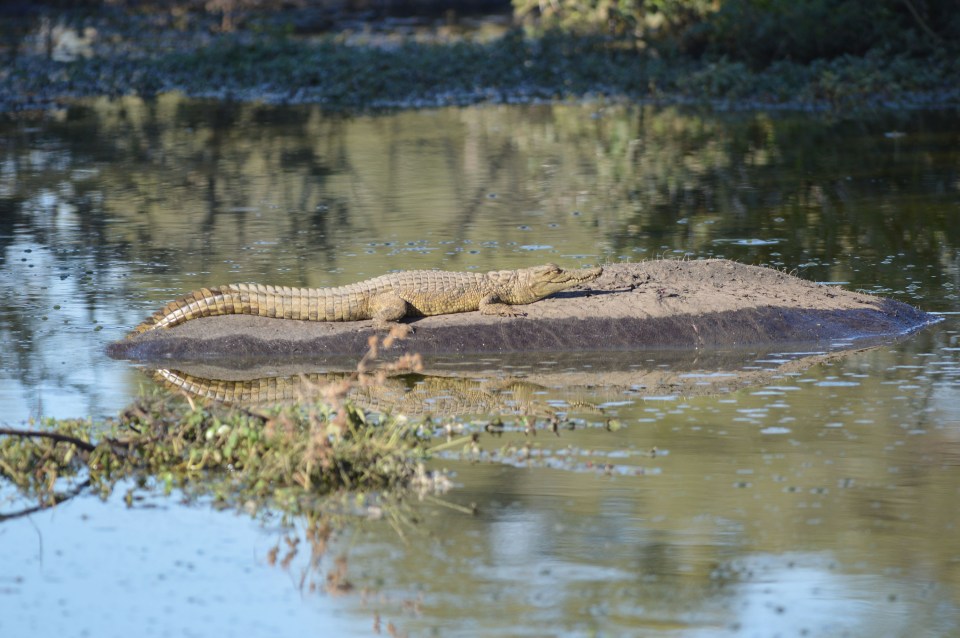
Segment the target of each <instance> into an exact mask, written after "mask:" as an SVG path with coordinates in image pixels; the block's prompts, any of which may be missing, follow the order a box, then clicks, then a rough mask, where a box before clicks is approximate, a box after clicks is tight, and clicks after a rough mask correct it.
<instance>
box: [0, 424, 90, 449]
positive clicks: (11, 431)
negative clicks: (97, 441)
mask: <svg viewBox="0 0 960 638" xmlns="http://www.w3.org/2000/svg"><path fill="white" fill-rule="evenodd" d="M0 435H7V436H22V437H28V438H45V439H51V440H53V441H57V442H59V443H70V444H72V445H76V446H77V447H78V448H80V449H82V450H86V451H87V452H93V451H94V450H95V449H97V446H96V445H94V444H93V443H90V442H89V441H84V440H83V439H78V438H77V437H75V436H68V435H66V434H58V433H56V432H42V431H40V430H18V429H16V428H0Z"/></svg>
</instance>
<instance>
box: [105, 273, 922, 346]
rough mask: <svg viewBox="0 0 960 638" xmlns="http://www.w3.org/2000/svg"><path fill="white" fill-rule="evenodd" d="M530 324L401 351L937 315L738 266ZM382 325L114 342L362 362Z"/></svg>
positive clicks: (225, 330) (635, 284) (436, 325)
mask: <svg viewBox="0 0 960 638" xmlns="http://www.w3.org/2000/svg"><path fill="white" fill-rule="evenodd" d="M520 309H521V310H523V311H524V312H525V313H526V316H524V317H511V318H506V317H495V316H486V315H481V314H480V313H478V312H470V313H463V314H457V315H443V316H438V317H424V318H420V319H416V320H413V321H410V324H411V326H412V327H413V328H414V331H415V332H414V334H413V335H412V336H410V337H408V338H407V339H404V340H402V341H399V342H397V343H396V344H395V345H394V346H393V347H392V348H391V350H390V354H391V355H392V354H397V353H401V352H419V353H422V354H427V355H429V354H468V353H478V354H479V353H508V352H526V351H548V352H571V351H597V350H606V351H611V350H639V349H645V350H650V349H659V348H711V347H733V346H745V345H755V344H756V345H759V344H785V343H817V344H830V343H831V342H837V341H844V342H848V341H852V340H858V339H864V338H870V337H887V336H897V335H902V334H905V333H908V332H910V331H913V330H916V329H918V328H921V327H923V326H925V325H928V324H930V323H933V322H935V321H936V318H935V317H933V316H932V315H929V314H927V313H924V312H922V311H920V310H917V309H916V308H913V307H912V306H909V305H907V304H904V303H900V302H897V301H893V300H890V299H883V298H878V297H873V296H869V295H864V294H859V293H855V292H850V291H847V290H842V289H839V288H836V287H833V286H823V285H818V284H815V283H812V282H809V281H805V280H802V279H799V278H797V277H793V276H791V275H787V274H785V273H782V272H780V271H777V270H772V269H769V268H761V267H756V266H746V265H743V264H739V263H736V262H731V261H727V260H718V259H714V260H702V261H648V262H642V263H634V264H611V265H609V266H605V268H604V273H603V275H602V276H601V277H600V278H599V279H597V280H596V281H594V282H591V283H590V284H588V285H587V286H586V287H585V288H582V289H576V290H571V291H568V292H564V293H560V294H558V295H556V296H554V297H552V298H549V299H544V300H541V301H538V302H537V303H535V304H531V305H529V306H522V307H521V308H520ZM371 334H374V330H373V327H372V324H371V322H369V321H357V322H346V323H332V322H316V323H310V322H302V321H293V320H285V319H267V318H262V317H247V316H228V317H208V318H204V319H196V320H193V321H189V322H187V323H185V324H183V325H180V326H177V327H175V328H172V329H169V330H157V331H153V332H148V333H145V334H143V335H139V336H137V337H135V338H131V339H126V340H123V341H120V342H116V343H114V344H111V345H110V346H109V348H108V353H109V354H110V356H112V357H115V358H122V359H133V360H140V361H163V360H166V361H169V360H192V361H198V360H229V359H238V358H245V359H264V358H273V359H275V358H276V357H291V358H312V359H315V360H316V359H317V358H319V357H324V358H326V357H336V356H338V355H339V356H348V357H357V356H358V355H361V354H362V353H364V352H365V351H366V350H367V342H368V338H369V337H370V335H371Z"/></svg>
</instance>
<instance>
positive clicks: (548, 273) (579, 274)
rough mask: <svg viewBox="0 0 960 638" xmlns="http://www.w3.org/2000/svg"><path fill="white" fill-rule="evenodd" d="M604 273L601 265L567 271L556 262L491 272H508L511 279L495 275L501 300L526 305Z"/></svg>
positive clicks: (502, 273)
mask: <svg viewBox="0 0 960 638" xmlns="http://www.w3.org/2000/svg"><path fill="white" fill-rule="evenodd" d="M601 273H603V268H602V267H600V266H597V267H595V268H581V269H578V270H565V269H563V268H561V267H560V266H558V265H556V264H544V265H543V266H534V267H533V268H521V269H519V270H512V271H501V272H499V273H490V274H491V275H507V274H508V275H509V276H508V277H507V278H506V279H508V281H503V278H501V277H496V279H498V280H500V281H501V285H500V286H499V291H498V294H499V296H500V299H501V300H502V301H504V302H506V303H509V304H527V303H533V302H534V301H537V300H538V299H543V298H544V297H549V296H550V295H552V294H554V293H555V292H560V291H561V290H567V289H568V288H573V287H574V286H579V285H580V284H583V283H587V282H588V281H593V280H594V279H596V278H597V277H599V276H600V274H601Z"/></svg>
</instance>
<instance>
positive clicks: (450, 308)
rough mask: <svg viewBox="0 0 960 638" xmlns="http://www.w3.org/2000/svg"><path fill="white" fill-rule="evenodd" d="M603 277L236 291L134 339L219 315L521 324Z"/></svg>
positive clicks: (414, 273) (224, 289)
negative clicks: (476, 318)
mask: <svg viewBox="0 0 960 638" xmlns="http://www.w3.org/2000/svg"><path fill="white" fill-rule="evenodd" d="M602 273H603V268H602V267H600V266H597V267H595V268H582V269H577V270H565V269H563V268H561V267H560V266H558V265H556V264H545V265H543V266H534V267H532V268H521V269H518V270H494V271H490V272H487V273H479V272H477V273H473V272H449V271H442V270H407V271H402V272H396V273H390V274H387V275H381V276H380V277H374V278H373V279H367V280H365V281H360V282H357V283H353V284H348V285H346V286H338V287H331V288H291V287H287V286H266V285H260V284H230V285H226V286H219V287H215V288H201V289H200V290H197V291H194V292H192V293H190V294H188V295H187V296H185V297H182V298H180V299H177V300H175V301H171V302H170V303H168V304H167V305H166V306H164V307H163V308H161V309H160V310H159V311H157V312H156V313H154V314H153V316H151V317H150V318H148V319H147V320H146V321H144V322H143V323H141V324H140V325H139V326H137V327H136V328H135V329H134V331H133V333H132V335H137V334H141V333H144V332H148V331H150V330H156V329H159V328H172V327H174V326H177V325H180V324H182V323H184V322H186V321H189V320H191V319H197V318H200V317H212V316H216V315H237V314H243V315H257V316H260V317H274V318H282V319H299V320H306V321H361V320H364V319H372V320H373V321H374V324H375V325H376V326H379V327H385V326H388V325H390V324H391V323H393V322H397V321H400V320H401V319H403V318H404V317H409V316H431V315H444V314H452V313H458V312H472V311H474V310H479V311H480V312H481V313H482V314H486V315H501V316H507V317H510V316H518V315H521V314H522V313H520V312H519V311H517V310H516V309H514V308H513V306H517V305H522V304H530V303H533V302H535V301H538V300H540V299H543V298H544V297H548V296H550V295H552V294H554V293H556V292H560V291H562V290H566V289H568V288H573V287H574V286H577V285H580V284H583V283H587V282H590V281H593V280H594V279H596V278H597V277H599V276H600V275H601V274H602Z"/></svg>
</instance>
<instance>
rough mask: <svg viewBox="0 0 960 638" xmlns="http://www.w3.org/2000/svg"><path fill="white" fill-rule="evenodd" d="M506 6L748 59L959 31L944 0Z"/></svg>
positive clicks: (549, 23) (924, 47) (946, 36)
mask: <svg viewBox="0 0 960 638" xmlns="http://www.w3.org/2000/svg"><path fill="white" fill-rule="evenodd" d="M514 8H515V11H516V13H517V15H518V16H521V17H522V18H523V19H525V20H526V21H527V22H535V23H536V24H538V25H539V26H540V27H545V28H550V27H558V28H561V29H565V30H571V31H575V32H579V33H606V34H611V35H618V36H628V37H631V38H635V39H637V40H639V41H642V42H643V43H644V44H645V45H647V46H656V47H658V48H659V49H660V50H661V51H663V52H670V51H680V52H686V53H692V54H695V55H700V54H704V53H709V54H713V55H725V56H729V57H731V58H732V59H735V60H742V61H746V62H749V63H751V64H753V65H755V66H756V65H761V66H762V65H766V64H769V63H770V62H771V61H774V60H783V59H790V60H797V61H802V62H809V61H812V60H817V59H832V58H835V57H838V56H841V55H863V54H865V53H866V52H868V51H870V50H871V49H875V48H885V49H897V50H899V51H913V52H917V53H927V52H929V51H931V50H934V49H936V48H938V47H942V46H945V45H947V43H948V42H950V41H954V42H955V41H956V40H957V39H958V38H960V12H958V11H957V10H956V3H954V2H951V1H950V0H879V1H875V0H841V1H840V2H834V1H831V0H716V1H713V0H653V1H650V2H644V1H643V0H589V1H588V2H580V1H574V0H553V1H551V2H540V1H539V0H514Z"/></svg>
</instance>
